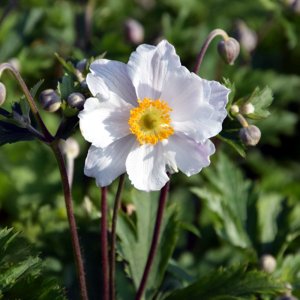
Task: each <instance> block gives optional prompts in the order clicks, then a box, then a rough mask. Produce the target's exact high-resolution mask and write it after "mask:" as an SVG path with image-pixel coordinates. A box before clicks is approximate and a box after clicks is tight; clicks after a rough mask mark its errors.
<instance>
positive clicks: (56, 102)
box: [39, 89, 61, 112]
mask: <svg viewBox="0 0 300 300" xmlns="http://www.w3.org/2000/svg"><path fill="white" fill-rule="evenodd" d="M39 100H40V103H41V105H42V107H43V109H44V110H46V111H49V112H55V111H57V110H58V109H59V108H60V106H61V99H60V97H59V96H58V94H57V93H56V92H55V91H54V90H52V89H47V90H44V91H42V92H41V93H40V97H39Z"/></svg>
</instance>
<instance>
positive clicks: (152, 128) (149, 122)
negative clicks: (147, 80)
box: [128, 98, 174, 145]
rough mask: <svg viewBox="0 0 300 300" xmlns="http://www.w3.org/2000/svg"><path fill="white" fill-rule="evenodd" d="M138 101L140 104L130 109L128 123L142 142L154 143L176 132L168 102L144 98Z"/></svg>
mask: <svg viewBox="0 0 300 300" xmlns="http://www.w3.org/2000/svg"><path fill="white" fill-rule="evenodd" d="M138 103H139V106H138V107H135V108H133V109H132V110H131V111H130V118H129V120H128V124H129V126H130V131H131V132H132V133H133V134H134V135H135V136H136V138H137V140H138V141H139V142H140V144H152V145H154V144H156V143H158V142H159V141H162V140H164V139H166V138H168V137H169V136H170V135H172V134H173V133H174V129H173V127H172V126H171V125H170V123H171V118H170V111H172V109H171V108H170V107H169V105H168V103H167V102H165V101H163V100H160V99H157V100H152V99H150V98H144V99H143V100H138Z"/></svg>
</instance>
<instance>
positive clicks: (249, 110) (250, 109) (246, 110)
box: [240, 102, 255, 115]
mask: <svg viewBox="0 0 300 300" xmlns="http://www.w3.org/2000/svg"><path fill="white" fill-rule="evenodd" d="M240 110H241V113H242V114H243V115H250V114H253V113H254V111H255V108H254V105H253V104H252V103H250V102H249V103H245V104H244V105H242V107H241V109H240Z"/></svg>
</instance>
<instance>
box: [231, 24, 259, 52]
mask: <svg viewBox="0 0 300 300" xmlns="http://www.w3.org/2000/svg"><path fill="white" fill-rule="evenodd" d="M235 32H236V33H235V35H236V38H237V40H238V41H239V42H240V44H241V46H242V48H244V49H245V50H246V51H247V52H252V51H253V50H254V49H255V48H256V46H257V34H256V32H255V31H254V30H252V29H250V28H249V27H248V26H247V24H246V23H245V22H244V21H242V20H238V21H237V22H236V30H235Z"/></svg>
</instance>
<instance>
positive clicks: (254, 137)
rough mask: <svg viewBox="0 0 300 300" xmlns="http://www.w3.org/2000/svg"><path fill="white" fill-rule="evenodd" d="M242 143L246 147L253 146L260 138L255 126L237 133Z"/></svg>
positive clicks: (244, 128)
mask: <svg viewBox="0 0 300 300" xmlns="http://www.w3.org/2000/svg"><path fill="white" fill-rule="evenodd" d="M239 135H240V138H241V140H242V142H243V143H244V144H245V145H247V146H255V145H257V144H258V142H259V140H260V138H261V132H260V130H259V128H258V127H256V126H255V125H249V126H248V127H243V128H241V129H240V132H239Z"/></svg>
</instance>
